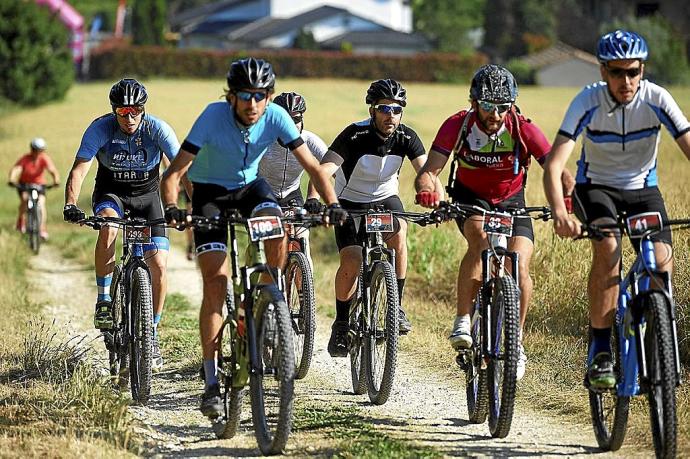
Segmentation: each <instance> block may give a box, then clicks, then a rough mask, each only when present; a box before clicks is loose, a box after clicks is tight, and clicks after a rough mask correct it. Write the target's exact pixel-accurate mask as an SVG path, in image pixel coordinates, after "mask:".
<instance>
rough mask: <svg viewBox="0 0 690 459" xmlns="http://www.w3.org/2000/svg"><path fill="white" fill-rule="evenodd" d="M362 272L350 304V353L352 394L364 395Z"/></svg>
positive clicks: (365, 386)
mask: <svg viewBox="0 0 690 459" xmlns="http://www.w3.org/2000/svg"><path fill="white" fill-rule="evenodd" d="M363 285H364V281H363V279H362V270H361V269H360V270H359V277H358V279H357V291H356V293H355V296H354V298H353V299H352V303H351V304H350V316H349V324H350V328H349V330H348V339H347V340H348V352H349V353H350V375H351V376H352V392H353V393H354V394H355V395H362V394H364V393H365V392H366V391H367V378H366V374H365V372H364V369H365V368H366V364H365V360H366V357H365V355H364V342H363V339H364V331H365V330H366V323H365V317H366V314H365V312H364V309H363V307H362V286H363Z"/></svg>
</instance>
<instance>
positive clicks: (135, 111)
mask: <svg viewBox="0 0 690 459" xmlns="http://www.w3.org/2000/svg"><path fill="white" fill-rule="evenodd" d="M142 113H144V106H143V105H130V106H128V107H115V114H117V116H121V117H123V118H125V117H127V116H133V117H137V116H139V115H141V114H142Z"/></svg>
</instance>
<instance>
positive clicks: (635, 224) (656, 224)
mask: <svg viewBox="0 0 690 459" xmlns="http://www.w3.org/2000/svg"><path fill="white" fill-rule="evenodd" d="M625 225H626V226H627V229H628V235H629V236H630V237H631V238H640V237H642V236H643V235H644V233H646V232H647V231H654V232H658V231H661V229H662V228H663V222H662V221H661V214H660V213H659V212H646V213H643V214H637V215H633V216H632V217H628V218H626V219H625Z"/></svg>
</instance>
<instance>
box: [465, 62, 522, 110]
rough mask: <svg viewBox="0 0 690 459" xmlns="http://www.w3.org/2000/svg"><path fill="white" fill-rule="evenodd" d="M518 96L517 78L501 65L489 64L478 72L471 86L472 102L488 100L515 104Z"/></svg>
mask: <svg viewBox="0 0 690 459" xmlns="http://www.w3.org/2000/svg"><path fill="white" fill-rule="evenodd" d="M517 95H518V86H517V83H516V82H515V77H514V76H513V74H512V73H510V72H509V71H508V70H507V69H505V68H503V67H501V66H500V65H494V64H489V65H485V66H483V67H481V68H480V69H479V70H477V73H475V74H474V77H472V83H471V84H470V98H471V99H472V100H486V101H489V102H497V103H500V104H505V103H513V102H515V99H516V98H517Z"/></svg>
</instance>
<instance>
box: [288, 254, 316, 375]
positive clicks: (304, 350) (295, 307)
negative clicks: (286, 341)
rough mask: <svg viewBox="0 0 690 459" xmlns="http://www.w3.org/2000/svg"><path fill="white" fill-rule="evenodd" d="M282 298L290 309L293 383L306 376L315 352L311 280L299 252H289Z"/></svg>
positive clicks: (314, 318) (314, 321)
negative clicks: (293, 369)
mask: <svg viewBox="0 0 690 459" xmlns="http://www.w3.org/2000/svg"><path fill="white" fill-rule="evenodd" d="M285 298H286V300H287V303H288V307H289V308H290V319H291V320H290V321H291V322H292V331H293V333H294V335H293V337H292V338H293V344H294V346H295V367H296V368H297V370H296V372H295V379H302V378H304V377H305V376H307V372H308V371H309V366H310V365H311V358H312V352H313V350H314V332H315V330H316V305H315V304H314V278H313V277H312V273H311V268H310V267H309V262H308V261H307V257H306V256H305V255H304V254H303V253H302V252H290V253H289V255H288V262H287V267H286V269H285Z"/></svg>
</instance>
